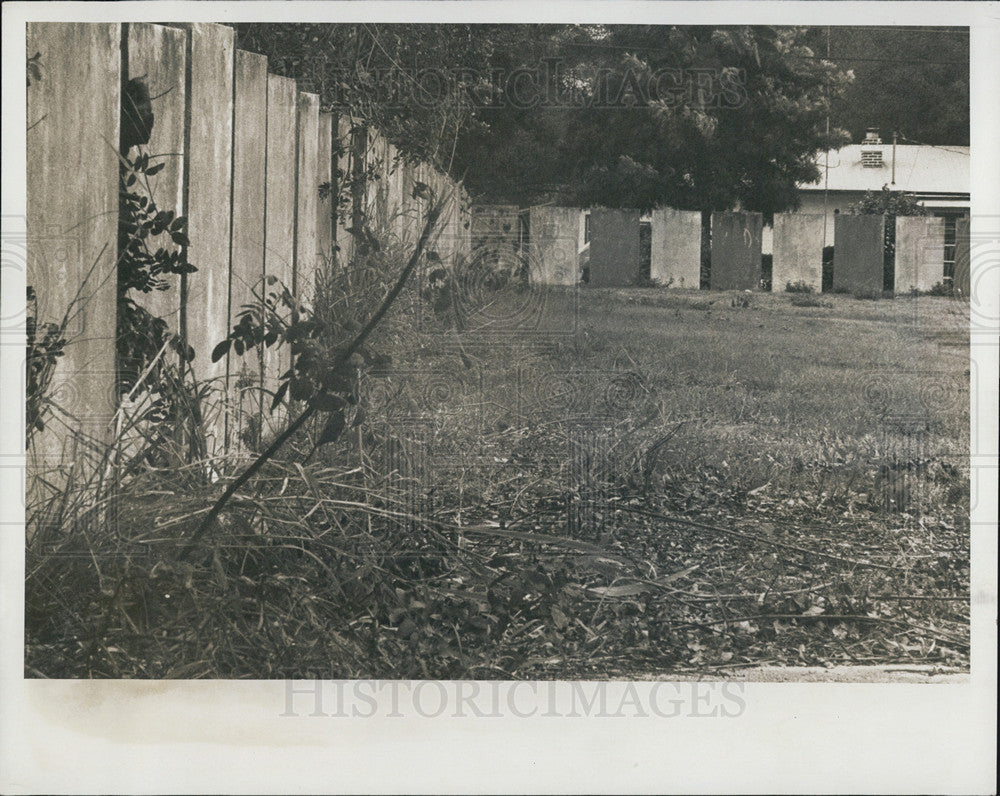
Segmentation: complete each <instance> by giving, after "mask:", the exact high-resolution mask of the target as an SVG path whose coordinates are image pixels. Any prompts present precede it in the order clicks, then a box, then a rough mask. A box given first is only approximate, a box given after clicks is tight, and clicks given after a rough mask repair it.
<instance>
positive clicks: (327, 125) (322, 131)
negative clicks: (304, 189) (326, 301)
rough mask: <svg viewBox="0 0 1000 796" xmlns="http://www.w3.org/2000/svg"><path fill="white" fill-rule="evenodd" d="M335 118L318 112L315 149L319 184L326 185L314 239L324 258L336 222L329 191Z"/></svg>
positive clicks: (328, 253)
mask: <svg viewBox="0 0 1000 796" xmlns="http://www.w3.org/2000/svg"><path fill="white" fill-rule="evenodd" d="M335 124H336V119H335V118H334V115H333V114H332V113H329V112H326V113H320V115H319V144H318V149H317V151H316V157H317V161H316V162H317V168H318V169H319V184H320V185H321V186H322V185H326V190H325V191H324V192H323V196H322V197H320V199H319V204H318V205H317V209H316V214H317V217H316V240H317V245H318V248H319V252H320V254H321V255H322V256H323V258H324V260H325V259H327V258H330V257H331V256H332V253H333V230H334V226H335V224H336V218H335V215H336V214H335V208H334V198H335V196H334V194H333V193H332V192H331V191H332V189H333V185H334V178H335V175H334V173H333V146H334V139H333V130H334V125H335Z"/></svg>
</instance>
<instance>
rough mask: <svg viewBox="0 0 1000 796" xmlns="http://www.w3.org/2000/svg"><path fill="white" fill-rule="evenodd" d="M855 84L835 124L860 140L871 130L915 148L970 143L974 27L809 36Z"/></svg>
mask: <svg viewBox="0 0 1000 796" xmlns="http://www.w3.org/2000/svg"><path fill="white" fill-rule="evenodd" d="M828 30H829V42H830V57H831V58H832V59H833V60H834V62H835V63H836V64H837V65H838V66H839V67H841V68H842V69H845V70H850V72H851V73H852V74H853V75H854V80H853V81H852V82H851V84H850V85H849V86H847V88H846V90H845V91H844V92H843V93H842V94H841V95H840V96H838V97H834V98H833V101H832V105H831V111H830V114H831V119H832V121H833V123H834V124H836V125H838V126H841V127H844V128H846V129H847V130H849V131H850V133H851V138H852V140H854V141H859V140H861V138H862V137H863V136H864V133H865V130H866V129H867V128H868V127H878V128H879V129H880V130H881V132H882V137H883V138H884V139H888V138H889V137H890V136H891V134H892V132H893V131H894V130H895V131H898V132H899V133H900V134H901V136H902V138H901V139H900V140H905V141H907V142H911V143H921V144H936V145H944V146H947V145H949V144H952V145H960V146H965V145H968V143H969V29H968V28H957V27H956V28H940V27H935V28H930V29H928V28H913V27H898V28H896V27H893V28H884V27H874V28H869V27H831V28H829V29H827V28H810V29H809V30H808V31H807V33H806V34H805V37H804V43H806V44H808V45H809V46H810V47H811V48H812V49H813V50H814V51H815V52H816V53H818V54H822V55H826V51H827V31H828Z"/></svg>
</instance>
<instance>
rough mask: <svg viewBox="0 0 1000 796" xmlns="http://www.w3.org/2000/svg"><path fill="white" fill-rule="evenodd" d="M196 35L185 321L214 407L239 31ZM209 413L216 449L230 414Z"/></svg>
mask: <svg viewBox="0 0 1000 796" xmlns="http://www.w3.org/2000/svg"><path fill="white" fill-rule="evenodd" d="M188 35H189V36H190V52H191V65H190V68H191V84H190V85H191V88H190V91H191V93H190V96H189V98H188V104H189V117H190V120H191V127H190V138H189V145H188V158H187V160H188V166H187V179H188V187H187V195H188V237H189V238H190V240H191V246H190V247H189V254H188V258H189V260H190V261H191V262H192V263H193V264H194V265H195V266H196V267H197V269H198V270H197V271H196V272H195V273H193V274H189V275H187V277H186V288H185V295H184V299H183V300H184V304H185V306H184V313H185V325H186V334H187V341H188V344H189V345H190V346H191V347H192V348H194V350H195V360H194V363H193V367H194V372H195V376H196V377H197V378H198V380H199V381H203V382H204V381H212V382H213V383H214V385H213V386H215V387H217V388H218V392H217V393H212V395H211V397H210V398H209V400H208V401H207V402H206V408H220V407H222V406H224V403H225V401H224V392H223V391H224V389H225V377H226V362H225V360H221V361H219V362H216V363H213V362H212V361H211V358H210V355H211V353H212V349H213V348H214V347H215V345H216V344H217V343H218V342H219V341H220V340H222V339H223V338H224V337H225V336H226V334H227V333H228V331H229V329H228V320H229V242H230V219H231V217H232V205H231V199H232V195H231V191H232V185H231V181H232V166H233V57H234V51H235V47H234V45H235V31H233V29H232V28H227V27H224V26H222V25H210V24H202V23H198V24H194V25H192V26H191V29H190V31H189V34H188ZM205 420H206V438H207V445H208V452H209V454H210V455H213V454H216V453H221V452H222V449H223V447H224V441H225V439H224V434H225V425H224V415H217V414H215V413H211V414H207V415H206V418H205Z"/></svg>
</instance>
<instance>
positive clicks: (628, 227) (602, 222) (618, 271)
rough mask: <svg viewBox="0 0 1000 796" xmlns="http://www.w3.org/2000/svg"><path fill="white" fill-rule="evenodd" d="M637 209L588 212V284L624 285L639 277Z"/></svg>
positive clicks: (599, 285)
mask: <svg viewBox="0 0 1000 796" xmlns="http://www.w3.org/2000/svg"><path fill="white" fill-rule="evenodd" d="M639 215H640V214H639V211H638V210H607V209H604V208H600V209H595V210H592V211H591V212H590V283H589V284H590V286H591V287H626V286H628V285H634V284H635V283H636V281H637V280H638V278H639V269H640V267H641V265H640V254H639Z"/></svg>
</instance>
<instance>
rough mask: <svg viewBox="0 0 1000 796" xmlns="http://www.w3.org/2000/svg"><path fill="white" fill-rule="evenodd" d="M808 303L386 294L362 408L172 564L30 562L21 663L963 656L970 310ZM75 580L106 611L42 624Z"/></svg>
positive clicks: (584, 667) (685, 661)
mask: <svg viewBox="0 0 1000 796" xmlns="http://www.w3.org/2000/svg"><path fill="white" fill-rule="evenodd" d="M815 298H816V299H817V301H816V302H815V303H816V304H818V306H795V305H793V303H792V300H793V296H791V295H789V294H781V293H776V294H752V295H750V296H749V299H748V301H747V300H745V294H741V293H709V292H699V291H680V290H659V289H616V290H611V289H605V290H582V291H579V292H573V291H564V290H541V291H540V290H537V289H536V290H534V291H525V292H521V293H518V292H514V291H510V292H498V293H496V294H494V295H488V296H486V299H485V303H483V301H482V297H480V301H479V302H477V305H478V306H479V309H478V310H477V311H476V312H472V313H469V314H467V315H465V316H463V320H462V324H461V325H462V327H463V328H462V331H461V332H459V331H457V330H456V329H455V328H454V325H453V324H452V323H451V322H450V320H449V319H448V318H438V317H435V316H434V314H433V313H432V312H431V311H430V310H429V309H428V308H427V307H426V306H422V305H420V304H419V303H417V302H416V301H415V302H414V303H412V304H411V305H409V306H408V307H401V308H399V311H398V312H396V313H395V314H394V316H393V317H392V318H391V322H390V323H388V324H387V325H386V326H385V327H384V328H382V329H380V330H379V333H378V338H379V339H378V340H376V341H375V345H376V346H377V347H379V350H381V351H384V352H386V353H388V354H390V355H391V357H392V362H391V364H388V365H387V366H385V367H383V368H382V369H381V370H378V371H373V372H369V373H367V374H365V375H364V376H363V378H362V382H363V383H362V389H361V390H360V394H361V397H362V400H361V406H363V407H364V413H363V417H362V416H361V415H360V414H359V415H357V416H355V418H354V422H353V423H352V424H351V426H350V429H349V431H348V433H347V434H345V436H344V437H343V439H342V440H341V441H340V442H339V443H338V444H336V445H328V446H326V447H324V448H322V449H321V452H320V454H319V456H317V457H316V458H315V459H313V460H311V461H310V462H309V463H308V464H306V465H304V466H303V465H302V463H301V459H302V454H301V452H302V451H305V450H308V449H309V447H310V444H309V443H310V440H309V439H308V438H303V439H302V440H300V441H299V444H298V445H297V446H292V447H291V448H289V449H288V450H287V451H285V452H284V453H283V457H282V458H283V460H282V461H279V462H274V463H272V464H271V465H269V466H268V467H266V468H265V469H264V470H263V471H262V472H261V475H260V476H259V477H258V478H256V479H255V480H254V481H253V482H251V483H250V484H248V485H247V487H246V489H245V490H244V493H245V494H241V496H240V499H239V500H237V501H234V504H233V506H232V508H231V509H230V510H229V511H228V512H227V513H226V515H225V516H224V517H223V521H222V524H221V528H220V529H219V530H218V532H217V533H216V535H215V537H214V539H213V540H212V542H211V545H210V546H209V548H208V549H206V550H205V553H204V555H203V557H202V558H201V560H200V561H195V562H192V566H191V567H190V568H189V569H186V570H184V571H180V570H177V571H173V570H171V569H170V568H169V567H163V566H161V567H160V568H159V570H158V572H157V573H156V577H155V578H152V577H151V574H152V569H155V566H154V562H155V561H156V560H157V554H156V553H155V552H154V553H153V555H152V557H149V556H147V557H146V559H144V560H145V562H146V563H145V564H143V563H141V562H140V563H137V564H133V567H134V569H135V573H136V574H135V577H134V579H133V581H134V582H133V581H129V582H130V583H132V585H131V586H128V587H127V588H125V589H124V591H122V592H121V593H120V594H117V595H115V596H114V597H112V598H110V602H109V598H108V597H107V595H106V594H105V597H104V598H102V597H100V595H99V584H98V583H96V582H91V581H93V578H91V579H90V580H88V576H87V575H86V573H85V572H84V571H83V569H80V570H79V571H76V572H73V573H69V574H67V572H65V571H60V570H58V569H57V568H53V569H52V570H51V572H48V571H47V570H46V567H49V566H51V567H55V565H52V564H50V563H47V561H46V560H41V561H39V562H37V566H38V570H37V571H38V572H39V573H41V574H39V575H38V577H37V578H36V581H35V585H36V589H37V593H36V594H35V595H34V596H35V598H36V599H34V600H33V599H31V598H32V584H31V582H30V579H29V587H28V588H29V594H28V596H29V600H28V607H29V612H31V611H34V612H35V615H34V618H33V621H31V622H29V627H30V628H34V629H35V637H34V638H29V644H28V655H27V660H28V671H29V673H31V672H34V673H36V674H37V673H45V674H49V675H52V674H56V675H61V676H78V675H81V674H84V675H86V674H90V675H94V676H156V677H163V676H186V677H197V676H210V677H276V676H287V675H289V674H291V675H296V676H302V675H304V674H309V675H312V674H319V675H320V676H324V677H462V678H478V679H488V678H502V679H510V678H528V679H532V678H537V679H547V678H593V679H601V678H606V677H619V676H626V677H634V678H637V679H642V678H643V677H651V676H656V675H659V674H663V673H693V674H718V673H720V672H721V673H725V672H726V671H728V670H732V669H735V668H739V667H747V666H754V665H759V664H779V665H791V666H794V665H835V664H871V663H899V662H908V663H917V662H919V663H921V664H934V665H940V666H942V667H948V668H955V667H957V668H959V669H964V668H967V666H968V646H969V639H968V608H969V600H968V589H969V580H968V579H969V555H968V551H969V523H968V512H969V491H968V484H969V471H968V450H969V409H968V407H969V369H968V368H969V364H968V334H967V332H966V329H967V323H968V304H967V303H962V302H958V301H954V300H951V299H946V298H930V297H919V298H898V299H895V300H878V301H866V300H859V299H856V298H853V297H850V296H841V295H823V296H817V297H815ZM744 305H747V306H744ZM317 431H318V427H317V428H315V429H313V430H312V431H311V433H312V434H315V433H316V432H317ZM170 477H172V478H174V483H173V484H171V483H170V480H169V478H170ZM183 478H184V477H183V474H178V473H173V474H170V475H169V477H168V476H167V475H165V474H163V473H159V474H157V479H158V480H157V481H156V488H155V489H153V488H148V489H147V491H146V492H145V493H142V494H140V492H141V490H139V489H134V490H133V493H134V494H133V495H132V496H131V497H127V498H126V499H125V501H124V502H123V506H122V512H121V514H122V516H124V517H126V518H127V520H126V522H125V526H126V530H125V532H124V533H123V534H122V535H123V536H124V537H126V538H127V541H128V544H129V545H131V546H133V547H138V548H142V549H143V550H145V551H147V552H149V551H156V550H159V549H160V546H162V545H166V544H168V543H170V540H171V539H172V538H176V536H178V535H184V534H185V533H188V532H189V531H190V527H191V523H192V522H194V521H195V519H196V515H197V513H198V512H203V511H204V506H205V504H206V501H207V499H208V498H209V497H211V496H213V495H216V494H218V492H219V491H220V489H221V485H215V486H212V485H207V486H199V487H197V488H193V487H192V486H191V485H190V483H189V482H187V481H184V480H183ZM192 518H195V519H192ZM29 553H30V551H29ZM31 566H32V562H31V557H30V555H29V568H30V567H31ZM60 566H64V565H60ZM87 566H89V562H87V561H81V563H80V564H79V567H81V568H84V567H87ZM47 572H48V574H46V573H47ZM57 574H58V575H59V578H61V580H58V579H57V577H56V575H57ZM104 577H107V573H106V572H105V573H104ZM57 580H58V584H57ZM62 584H65V585H62ZM69 584H74V588H75V591H74V594H75V595H76V596H75V597H74V598H73V599H75V600H78V601H81V602H84V603H85V602H86V600H87V599H88V598H87V595H88V594H90V595H94V596H93V602H94V604H93V605H92V606H88V607H85V608H82V609H81V610H80V613H81V614H83V616H82V617H81V618H80V620H79V626H77V627H67V626H66V625H67V620H66V619H65V616H62V617H61V619H60V621H61V623H62V624H60V625H59V626H58V627H57V626H56V623H55V619H54V615H55V614H57V613H58V612H59V610H60V606H61V605H62V604H63V603H64V602H65V599H66V596H65V593H63V592H60V588H61V589H68V588H69ZM100 593H104V592H100ZM164 594H169V597H164ZM102 606H103V607H102ZM95 611H96V613H95ZM88 612H89V615H88ZM95 617H97V618H95ZM95 623H97V624H99V623H103V625H101V626H102V627H103V628H104V629H105V630H106V636H107V639H106V640H102V641H101V642H100V643H91V644H89V646H88V650H89V652H88V654H89V658H87V659H86V660H82V659H81V658H80V656H79V649H80V647H81V646H87V645H85V644H84V643H83V642H82V641H81V640H80V639H79V636H81V635H85V634H84V633H82V632H81V627H84V628H85V627H89V626H91V625H93V624H95ZM68 624H70V625H72V624H73V623H72V622H69V623H68ZM74 632H75V635H73V633H74ZM74 656H75V657H74Z"/></svg>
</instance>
